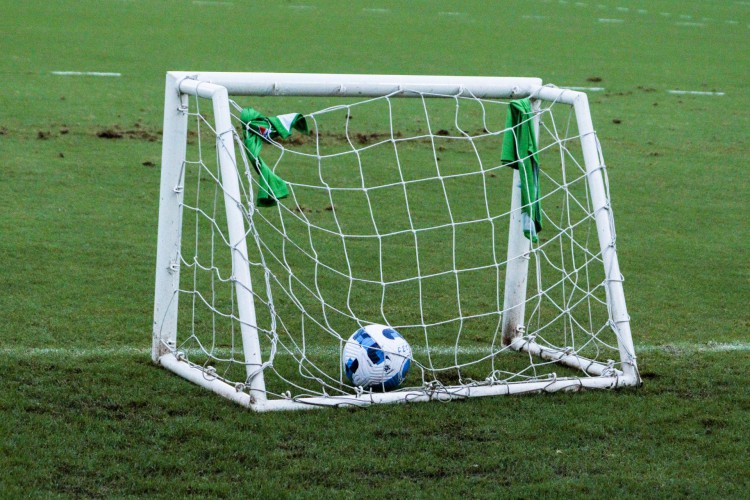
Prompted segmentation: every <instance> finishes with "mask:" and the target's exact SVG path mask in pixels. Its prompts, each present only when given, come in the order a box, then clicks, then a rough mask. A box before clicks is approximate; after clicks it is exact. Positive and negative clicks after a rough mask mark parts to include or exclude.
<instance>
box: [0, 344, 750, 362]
mask: <svg viewBox="0 0 750 500" xmlns="http://www.w3.org/2000/svg"><path fill="white" fill-rule="evenodd" d="M226 351H227V352H225V353H222V356H228V355H229V354H230V353H229V350H228V349H227V350H226ZM241 351H242V349H241V348H239V347H238V348H237V356H241ZM430 351H431V352H432V354H438V355H447V354H453V353H454V351H455V348H454V347H453V346H432V347H431V348H430ZM747 351H750V342H728V343H720V342H710V343H707V344H694V343H686V342H676V343H672V344H664V345H655V344H640V345H636V346H635V352H636V354H639V353H644V352H664V353H669V354H675V355H680V354H688V355H690V354H700V353H706V352H708V353H714V352H747ZM306 352H307V354H308V355H319V354H325V353H329V354H336V355H338V350H335V349H331V348H317V349H316V348H309V347H308V348H307V351H306ZM414 352H415V353H418V354H425V353H426V349H424V348H415V349H414ZM489 352H490V349H489V347H459V349H458V354H468V355H486V354H489ZM150 354H151V349H147V348H143V347H95V348H90V349H76V348H73V347H39V348H31V349H29V348H23V347H2V348H0V356H7V357H11V358H42V357H48V356H55V357H57V356H62V357H65V358H69V359H80V358H97V357H103V358H106V357H118V356H127V357H130V356H134V357H148V356H149V355H150ZM266 354H267V353H266ZM276 355H277V356H284V355H286V352H285V351H283V350H279V351H278V352H277V353H276Z"/></svg>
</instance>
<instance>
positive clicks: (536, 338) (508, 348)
mask: <svg viewBox="0 0 750 500" xmlns="http://www.w3.org/2000/svg"><path fill="white" fill-rule="evenodd" d="M523 98H530V99H529V100H528V101H527V103H528V104H530V106H531V108H530V110H529V112H528V113H525V114H521V115H520V119H517V120H515V121H513V120H510V119H509V109H510V108H511V107H512V106H513V102H518V101H517V100H519V99H523ZM511 114H512V113H511ZM250 116H254V117H256V118H257V117H259V120H260V121H255V122H253V121H251V120H250V119H249V118H248V117H250ZM276 117H278V119H277V118H276ZM264 120H265V121H264ZM509 120H510V121H509ZM259 124H260V125H259ZM269 124H270V127H269ZM274 127H275V128H276V129H284V130H274ZM287 128H288V130H286V129H287ZM272 132H276V133H272ZM279 132H283V133H279ZM287 135H288V136H287ZM524 135H525V137H526V139H530V142H533V143H534V144H533V145H532V146H534V147H535V153H533V154H530V153H528V150H527V149H526V147H527V145H526V143H524V142H523V140H522V139H523V136H524ZM509 141H510V145H511V146H510V147H511V148H512V149H514V150H515V152H516V153H517V161H516V162H515V163H513V162H509V161H502V160H503V159H501V152H502V149H503V143H504V142H505V143H506V148H507V147H508V146H507V145H508V143H509ZM521 144H524V147H523V148H521V147H520V145H521ZM531 160H533V161H531ZM525 166H527V167H528V166H532V167H533V168H531V169H528V168H525ZM537 166H538V169H537V168H536V167H537ZM522 188H523V190H522ZM529 194H531V195H532V196H531V197H529ZM535 211H536V214H537V218H538V220H537V221H536V224H535V223H534V221H533V220H532V219H533V218H534V213H535ZM539 228H540V230H539V231H538V232H536V229H539ZM371 324H379V325H386V326H388V327H390V328H392V329H394V330H396V331H398V332H399V333H400V334H401V335H402V336H403V337H404V338H405V339H406V341H407V342H408V343H409V344H410V346H411V350H412V357H411V363H410V369H409V371H408V373H407V375H406V379H405V380H404V382H403V383H402V384H401V385H400V386H399V387H398V388H396V389H394V390H391V391H383V390H379V389H378V388H377V387H375V388H370V389H368V388H363V387H354V386H353V384H352V383H351V382H350V381H349V379H348V378H347V376H346V373H345V367H344V366H343V364H342V352H343V350H344V346H345V344H346V342H347V339H348V338H349V337H350V336H351V335H352V334H353V333H354V332H355V331H357V330H358V329H359V328H362V327H364V326H367V325H371ZM153 359H154V361H155V362H157V363H159V364H161V365H162V366H164V367H166V368H168V369H170V370H172V371H173V372H175V373H178V374H179V375H181V376H183V377H185V378H187V379H188V380H191V381H192V382H194V383H196V384H199V385H201V386H204V387H206V388H208V389H210V390H212V391H214V392H217V393H219V394H221V395H223V396H225V397H227V398H230V399H232V400H235V401H237V402H239V403H241V404H243V405H246V406H249V407H252V408H254V409H256V410H272V409H297V408H314V407H319V406H361V405H368V404H371V403H378V402H407V401H426V400H434V399H437V400H448V399H455V398H465V397H470V396H485V395H501V394H514V393H524V392H538V391H558V390H576V389H582V388H616V387H621V386H627V385H636V384H638V383H640V379H639V377H638V373H637V368H636V360H635V353H634V350H633V344H632V339H631V333H630V327H629V318H628V315H627V311H626V307H625V300H624V294H623V288H622V276H621V274H620V271H619V266H618V262H617V254H616V238H615V230H614V219H613V216H612V210H611V206H610V202H609V190H608V183H607V177H606V169H605V165H604V161H603V158H602V155H601V151H600V148H599V142H598V140H597V138H596V135H595V132H594V130H593V128H592V126H591V120H590V116H589V110H588V101H587V99H586V96H585V94H582V93H580V92H574V91H570V90H563V89H557V88H555V87H552V86H542V85H541V82H540V81H539V80H537V79H530V78H476V77H475V78H462V77H454V78H451V77H416V76H404V77H396V76H374V75H366V76H356V75H292V74H252V73H247V74H230V73H211V74H206V73H204V74H193V75H191V74H188V73H169V74H168V75H167V92H166V98H165V119H164V144H163V158H162V184H161V199H160V214H159V241H158V250H157V270H156V296H155V312H154V333H153ZM381 389H382V388H381Z"/></svg>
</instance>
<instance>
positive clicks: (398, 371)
mask: <svg viewBox="0 0 750 500" xmlns="http://www.w3.org/2000/svg"><path fill="white" fill-rule="evenodd" d="M341 362H342V363H343V365H344V373H345V374H346V378H347V379H348V380H349V382H350V383H352V384H353V385H354V386H356V387H362V388H364V389H373V390H384V391H389V390H392V389H395V388H397V387H398V386H399V385H401V383H402V382H403V381H404V378H406V373H407V372H408V371H409V366H411V346H410V345H409V343H408V342H407V341H406V339H405V338H404V337H402V336H401V334H400V333H398V332H397V331H396V330H394V329H393V328H389V327H387V326H383V325H367V326H366V327H364V328H360V329H359V330H357V331H356V332H354V334H353V335H352V336H351V337H349V340H347V341H346V344H345V345H344V351H343V353H342V356H341Z"/></svg>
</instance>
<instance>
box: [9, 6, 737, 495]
mask: <svg viewBox="0 0 750 500" xmlns="http://www.w3.org/2000/svg"><path fill="white" fill-rule="evenodd" d="M0 5H2V10H1V11H2V13H3V15H2V18H1V19H0V32H1V33H2V36H0V49H2V54H3V57H2V58H1V59H0V75H2V77H3V85H2V97H0V158H2V160H3V175H2V176H0V259H1V261H2V263H3V264H2V272H1V273H0V290H2V292H0V320H1V321H0V365H1V366H2V367H3V370H2V382H1V384H2V386H3V389H2V390H0V497H7V498H15V497H27V496H30V497H50V496H51V497H69V496H70V497H80V496H83V497H104V496H106V497H123V496H145V495H153V496H164V497H167V496H169V497H175V496H188V495H190V496H211V497H221V496H259V497H298V496H300V497H305V496H306V497H315V498H317V497H323V496H328V497H344V496H347V497H352V496H355V495H356V496H362V497H387V496H395V495H398V496H405V497H458V496H471V497H541V496H555V497H563V496H572V495H575V496H584V497H603V496H615V495H616V496H619V497H677V496H688V497H707V496H717V497H730V498H731V497H734V498H741V497H747V496H748V493H747V491H748V488H749V487H750V464H749V462H748V458H747V457H748V456H750V438H749V437H748V436H750V418H748V417H750V397H749V396H748V393H749V392H750V391H749V390H748V385H747V382H748V378H749V377H748V374H747V367H748V366H749V363H750V341H749V339H748V333H750V308H748V306H747V301H748V299H750V264H749V261H748V258H747V252H748V250H749V246H750V236H748V234H750V233H749V232H748V222H747V221H748V220H749V219H750V204H749V203H748V200H749V199H750V176H749V175H748V173H747V170H746V167H747V158H748V156H750V146H748V142H747V135H748V132H749V131H750V115H748V113H747V109H748V107H750V98H749V97H748V95H747V93H746V87H747V85H746V83H747V75H748V74H749V73H750V61H749V60H748V58H747V54H748V51H749V49H750V3H748V2H744V1H733V0H727V1H718V0H712V1H705V2H698V1H691V2H682V1H677V0H656V1H651V2H646V1H645V0H634V1H626V0H598V1H596V2H592V1H583V2H574V1H572V0H569V1H562V0H547V1H545V0H530V1H520V0H518V1H516V0H505V1H498V2H492V3H490V2H480V1H472V2H461V3H457V2H448V1H433V2H427V1H408V2H407V1H400V2H399V1H382V0H372V1H369V2H364V1H355V2H343V1H325V2H315V3H314V2H312V1H309V0H306V1H302V0H300V1H292V2H286V1H282V2H267V3H263V4H261V3H259V2H241V1H237V0H233V1H232V0H230V1H217V2H213V1H197V0H195V1H191V0H180V1H164V2H156V1H153V0H112V1H106V2H104V1H99V2H94V1H81V2H72V1H68V0H62V1H56V2H38V1H28V2H10V1H8V0H0ZM168 70H203V71H279V72H321V73H336V72H342V73H386V74H387V73H406V74H457V75H514V76H538V77H541V78H543V80H544V81H545V82H548V83H554V84H557V85H559V86H576V87H600V88H602V89H603V90H597V91H591V92H590V94H589V99H590V102H591V107H592V115H593V119H594V125H595V127H596V129H597V132H598V135H599V138H600V140H601V142H602V146H603V150H604V155H605V158H606V160H607V166H608V175H609V180H610V185H611V194H612V199H613V205H614V208H615V214H616V223H617V234H618V253H619V259H620V265H621V268H622V272H623V274H624V275H625V278H626V282H625V292H626V298H627V301H628V309H629V313H630V315H631V318H632V323H631V324H632V329H633V336H634V340H635V344H636V350H637V353H638V356H639V366H640V370H641V374H642V376H643V378H644V385H643V387H642V388H639V389H637V390H623V391H616V392H586V393H580V394H554V395H538V396H525V397H513V398H489V399H478V400H471V401H462V402H453V403H449V404H440V403H432V404H419V405H416V404H415V405H398V406H381V407H375V408H370V409H368V410H365V411H346V410H345V411H338V410H332V411H328V410H326V411H315V412H303V413H283V414H254V413H252V412H249V411H246V410H243V409H242V408H240V407H239V406H236V405H234V404H232V403H230V402H228V401H225V400H223V399H221V398H218V397H217V396H214V395H212V394H210V393H208V392H207V391H204V390H202V389H200V388H198V387H195V386H193V385H191V384H189V383H188V382H186V381H184V380H182V379H179V378H178V377H175V376H173V375H171V374H170V373H168V372H167V371H165V370H161V369H158V368H156V367H154V365H153V364H152V363H151V361H150V343H151V324H152V315H153V288H154V266H155V254H156V223H157V214H158V198H159V196H158V193H159V163H160V158H161V143H160V135H159V134H160V132H161V126H162V111H163V110H162V106H163V98H164V96H163V92H164V75H165V72H166V71H168ZM59 71H77V72H105V73H118V74H120V75H121V76H87V75H58V74H55V72H59ZM670 91H672V92H670ZM673 91H691V92H699V93H698V94H696V93H690V94H679V93H674V92H673Z"/></svg>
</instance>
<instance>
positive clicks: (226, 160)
mask: <svg viewBox="0 0 750 500" xmlns="http://www.w3.org/2000/svg"><path fill="white" fill-rule="evenodd" d="M198 86H199V87H200V89H201V91H202V92H206V93H208V94H210V95H211V99H212V100H213V109H214V120H215V126H216V134H217V138H216V141H217V142H216V148H217V150H218V152H219V165H220V168H221V182H222V185H223V187H224V205H225V207H226V213H227V230H228V232H229V242H230V245H231V248H232V274H233V278H234V280H235V297H236V300H237V311H238V314H239V318H240V332H241V335H242V348H243V351H244V354H245V364H246V369H247V375H248V377H249V379H250V380H249V383H250V396H251V397H252V398H253V399H254V401H257V402H263V401H265V400H266V392H265V389H266V385H265V381H264V377H263V371H262V370H261V365H262V363H263V359H262V356H261V351H260V339H259V338H258V328H257V322H256V316H255V302H254V298H253V293H252V291H253V286H252V282H251V280H250V264H249V259H248V253H247V239H246V237H247V233H246V232H245V216H244V213H245V207H244V206H243V204H242V198H241V196H240V185H239V172H238V171H237V159H236V155H235V151H234V134H235V131H234V129H233V127H232V121H231V116H230V113H229V96H228V94H227V89H226V88H224V87H220V86H217V85H212V84H198Z"/></svg>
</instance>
